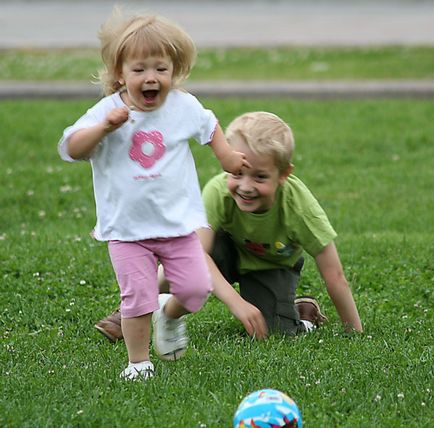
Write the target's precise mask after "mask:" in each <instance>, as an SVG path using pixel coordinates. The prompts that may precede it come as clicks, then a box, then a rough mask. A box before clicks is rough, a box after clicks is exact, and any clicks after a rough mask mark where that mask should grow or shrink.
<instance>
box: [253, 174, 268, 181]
mask: <svg viewBox="0 0 434 428" xmlns="http://www.w3.org/2000/svg"><path fill="white" fill-rule="evenodd" d="M267 179H268V175H265V174H260V175H257V176H256V180H258V181H265V180H267Z"/></svg>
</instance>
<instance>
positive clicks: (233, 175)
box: [231, 171, 243, 178]
mask: <svg viewBox="0 0 434 428" xmlns="http://www.w3.org/2000/svg"><path fill="white" fill-rule="evenodd" d="M242 176H243V173H242V172H241V171H240V172H238V173H237V174H231V177H232V178H240V177H242Z"/></svg>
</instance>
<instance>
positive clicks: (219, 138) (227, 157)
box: [210, 124, 251, 174]
mask: <svg viewBox="0 0 434 428" xmlns="http://www.w3.org/2000/svg"><path fill="white" fill-rule="evenodd" d="M210 146H211V148H212V150H213V152H214V154H215V155H216V157H217V159H218V160H219V161H220V164H221V166H222V168H223V169H224V170H225V171H226V172H230V173H232V174H238V173H239V172H240V170H241V168H242V167H243V166H245V167H247V168H250V167H251V165H250V164H249V162H247V160H246V157H245V155H244V153H240V152H235V151H234V150H232V148H231V146H230V145H229V144H228V142H227V141H226V138H225V136H224V134H223V130H222V128H221V127H220V125H219V124H217V126H216V129H215V132H214V135H213V139H212V140H211V143H210Z"/></svg>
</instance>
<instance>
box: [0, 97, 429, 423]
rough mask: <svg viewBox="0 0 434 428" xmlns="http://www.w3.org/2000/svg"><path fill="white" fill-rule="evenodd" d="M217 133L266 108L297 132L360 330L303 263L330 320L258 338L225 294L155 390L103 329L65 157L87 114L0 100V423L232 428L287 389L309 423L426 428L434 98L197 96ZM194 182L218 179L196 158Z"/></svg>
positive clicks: (160, 369)
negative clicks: (240, 416) (355, 331)
mask: <svg viewBox="0 0 434 428" xmlns="http://www.w3.org/2000/svg"><path fill="white" fill-rule="evenodd" d="M203 102H204V104H205V105H206V106H208V107H210V108H212V109H213V110H214V111H215V112H216V114H217V116H218V117H219V118H220V120H221V123H222V124H223V126H226V125H227V123H228V122H229V121H230V120H231V119H232V118H233V117H234V116H235V115H237V114H240V113H242V112H245V111H248V110H259V109H261V110H269V111H273V112H274V113H277V114H279V115H280V116H281V117H282V118H284V119H285V120H286V121H288V122H289V123H290V124H291V125H292V127H293V129H294V133H295V136H296V141H297V148H296V154H295V159H294V161H295V164H296V170H295V173H296V175H298V176H299V177H300V178H301V179H302V180H303V181H304V182H305V183H306V184H307V185H308V186H309V187H310V188H311V190H312V191H313V193H314V194H315V195H316V196H317V198H318V199H319V200H320V202H321V204H322V205H323V206H324V208H325V209H326V211H327V213H328V215H329V217H330V219H331V221H332V223H333V224H334V226H335V228H336V229H337V231H338V233H339V236H338V239H337V246H338V249H339V251H340V254H341V258H342V261H343V263H344V266H345V270H346V273H347V276H348V279H349V280H350V281H351V284H352V288H353V293H354V296H355V299H356V301H357V304H358V307H359V311H360V315H361V318H362V320H363V323H364V326H365V333H364V334H362V335H346V334H344V333H343V329H342V327H341V325H340V323H339V321H338V319H337V315H336V312H335V310H334V308H333V306H332V304H331V302H330V300H329V299H328V297H327V294H326V292H325V290H324V286H323V285H322V283H321V281H320V279H319V277H318V274H317V272H316V270H315V267H314V264H313V262H312V261H311V260H308V261H307V264H306V266H305V269H304V273H303V275H302V279H301V283H300V287H299V291H300V293H310V294H313V295H315V296H317V297H318V299H319V300H320V302H321V305H322V307H323V309H324V311H325V313H326V314H327V315H328V317H329V320H330V322H329V324H328V325H327V326H326V327H324V328H322V329H320V330H318V331H316V332H315V333H313V334H310V335H305V336H300V337H297V338H293V339H283V338H281V337H278V336H276V337H272V338H270V339H269V340H268V341H265V342H255V341H252V340H250V339H249V338H248V337H247V336H246V335H245V334H244V332H243V329H242V328H241V326H240V325H239V323H238V322H237V321H236V320H235V319H233V318H232V317H231V316H230V314H229V313H228V311H227V309H226V308H225V307H224V306H223V305H222V304H220V303H219V302H218V301H217V300H216V299H215V298H211V299H210V301H209V302H208V303H207V305H206V306H205V308H204V309H203V310H202V311H201V312H199V313H198V314H196V315H194V316H190V317H189V318H188V327H189V333H190V338H191V347H190V349H189V351H188V352H187V354H186V356H185V358H184V359H182V360H180V361H179V362H177V363H169V362H163V361H159V360H158V359H157V358H156V357H155V356H154V354H153V360H154V362H155V364H156V370H157V376H156V377H155V378H154V379H153V380H151V381H149V382H147V383H146V384H141V383H124V382H121V381H120V380H119V379H118V375H119V372H120V371H121V370H122V369H123V368H124V366H125V363H126V359H127V357H126V350H125V347H124V344H123V343H120V344H117V345H113V344H111V343H109V342H108V341H106V340H105V339H104V338H103V337H102V336H100V335H99V334H98V333H97V332H96V330H95V329H94V328H93V324H94V322H95V321H96V320H98V319H99V318H101V317H103V316H105V315H106V314H107V313H109V312H110V311H111V310H112V309H113V308H115V307H116V305H117V303H118V289H117V285H116V282H115V278H114V275H113V272H112V270H111V267H110V262H109V259H108V255H107V250H106V247H105V245H104V244H102V243H97V242H94V241H93V240H91V238H89V236H88V232H89V231H90V230H91V228H92V227H93V225H94V206H93V196H92V187H91V175H90V170H89V165H88V164H87V163H78V164H74V165H69V164H66V163H64V162H61V161H60V159H59V158H58V156H57V153H56V142H57V140H58V138H59V136H60V135H61V132H62V130H63V129H64V128H65V127H66V126H67V125H69V124H70V123H71V122H72V121H74V120H75V119H76V118H77V117H78V116H79V115H81V114H82V112H83V111H84V110H85V109H86V108H87V107H88V106H90V105H91V104H92V103H93V101H80V102H76V101H74V102H54V101H29V102H13V101H8V102H2V103H1V104H0V109H1V114H0V129H2V133H1V137H0V138H1V146H2V149H1V151H0V279H1V287H0V301H1V302H2V304H1V306H0V359H1V362H2V364H1V379H2V382H1V386H0V391H1V394H0V397H1V398H0V426H2V427H3V426H4V427H34V426H36V427H100V426H113V427H121V426H122V427H137V428H139V427H140V428H143V427H147V428H155V427H174V428H175V427H176V428H178V427H186V428H199V427H202V428H205V427H206V428H210V427H213V428H217V427H230V426H231V420H232V415H233V413H234V411H235V409H236V407H237V405H238V403H239V402H240V400H241V399H242V397H244V396H245V395H246V394H247V393H249V392H251V391H253V390H256V389H260V388H263V387H272V388H276V389H280V390H282V391H285V392H286V393H287V394H288V395H290V396H291V397H293V398H294V400H295V401H296V402H297V403H298V405H299V407H300V409H301V411H302V414H303V418H304V422H305V426H306V427H325V426H332V427H351V428H352V427H358V426H378V427H396V426H402V427H404V426H405V427H417V428H420V427H430V426H432V421H433V417H434V414H433V408H432V390H433V381H432V379H433V377H432V375H433V373H432V367H433V366H432V361H433V360H432V337H433V317H432V298H433V288H432V278H433V271H432V267H433V265H432V255H433V250H434V246H433V242H434V226H433V221H432V213H433V212H434V198H433V192H432V189H433V188H434V160H433V143H434V141H433V135H434V122H433V121H432V117H433V116H434V105H433V103H432V102H429V101H410V100H406V101H397V100H394V101H336V102H314V101H297V102H292V101H285V100H269V101H266V100H261V101H240V100H225V101H222V100H210V99H209V100H203ZM193 149H194V154H195V158H196V160H197V165H198V170H199V175H200V180H201V183H202V184H203V183H204V182H205V181H206V180H207V179H208V178H209V177H210V176H211V175H212V174H213V173H215V172H217V171H218V166H217V163H216V162H215V160H214V159H213V158H212V155H211V151H210V150H209V149H207V148H202V147H197V146H195V145H194V146H193Z"/></svg>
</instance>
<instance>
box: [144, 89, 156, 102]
mask: <svg viewBox="0 0 434 428" xmlns="http://www.w3.org/2000/svg"><path fill="white" fill-rule="evenodd" d="M142 93H143V96H144V97H145V103H146V104H148V103H153V102H154V101H155V99H156V98H157V95H158V90H157V89H150V90H148V91H143V92H142Z"/></svg>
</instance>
